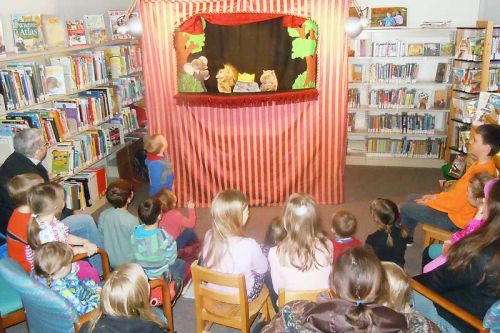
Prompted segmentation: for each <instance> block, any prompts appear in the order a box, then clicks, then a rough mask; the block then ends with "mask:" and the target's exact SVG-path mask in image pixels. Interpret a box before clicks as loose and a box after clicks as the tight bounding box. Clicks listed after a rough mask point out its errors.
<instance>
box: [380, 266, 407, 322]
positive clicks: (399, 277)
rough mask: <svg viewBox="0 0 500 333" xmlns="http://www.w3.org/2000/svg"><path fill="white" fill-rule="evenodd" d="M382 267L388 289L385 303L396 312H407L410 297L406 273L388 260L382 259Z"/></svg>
mask: <svg viewBox="0 0 500 333" xmlns="http://www.w3.org/2000/svg"><path fill="white" fill-rule="evenodd" d="M382 267H384V271H385V277H386V280H387V289H388V293H387V297H386V298H387V300H386V304H385V305H386V306H388V307H390V308H391V309H393V310H394V311H396V312H400V313H405V312H408V310H409V307H410V299H411V287H410V278H409V277H408V274H406V272H405V271H404V270H403V269H402V268H401V267H400V266H399V265H397V264H395V263H393V262H390V261H382Z"/></svg>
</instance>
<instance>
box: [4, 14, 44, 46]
mask: <svg viewBox="0 0 500 333" xmlns="http://www.w3.org/2000/svg"><path fill="white" fill-rule="evenodd" d="M12 33H13V35H14V45H15V47H16V52H36V51H43V50H44V42H43V33H42V18H41V16H40V14H32V15H12Z"/></svg>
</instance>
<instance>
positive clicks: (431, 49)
mask: <svg viewBox="0 0 500 333" xmlns="http://www.w3.org/2000/svg"><path fill="white" fill-rule="evenodd" d="M424 56H429V57H437V56H439V43H425V44H424Z"/></svg>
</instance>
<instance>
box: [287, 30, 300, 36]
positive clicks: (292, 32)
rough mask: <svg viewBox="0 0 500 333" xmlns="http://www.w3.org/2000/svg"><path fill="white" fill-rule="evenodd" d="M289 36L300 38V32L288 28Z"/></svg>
mask: <svg viewBox="0 0 500 333" xmlns="http://www.w3.org/2000/svg"><path fill="white" fill-rule="evenodd" d="M287 31H288V35H289V36H290V37H293V38H297V37H300V35H299V32H298V31H297V29H295V28H287Z"/></svg>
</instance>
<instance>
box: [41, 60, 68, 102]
mask: <svg viewBox="0 0 500 333" xmlns="http://www.w3.org/2000/svg"><path fill="white" fill-rule="evenodd" d="M45 83H46V85H47V95H49V96H54V95H64V94H66V83H65V80H64V69H63V67H62V66H46V67H45Z"/></svg>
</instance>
